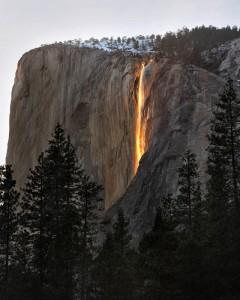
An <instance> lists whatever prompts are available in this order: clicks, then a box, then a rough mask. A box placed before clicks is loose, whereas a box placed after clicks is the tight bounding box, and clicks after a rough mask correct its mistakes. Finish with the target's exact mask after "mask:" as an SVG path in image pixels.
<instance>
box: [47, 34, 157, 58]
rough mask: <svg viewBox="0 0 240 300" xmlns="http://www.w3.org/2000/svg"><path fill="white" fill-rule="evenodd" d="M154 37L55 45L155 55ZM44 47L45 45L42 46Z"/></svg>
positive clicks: (70, 41)
mask: <svg viewBox="0 0 240 300" xmlns="http://www.w3.org/2000/svg"><path fill="white" fill-rule="evenodd" d="M155 41H156V38H155V36H150V37H144V36H137V37H132V38H127V37H123V38H117V39H113V38H102V39H101V40H98V39H95V38H90V39H89V40H85V41H82V40H81V39H75V40H68V41H64V42H56V43H55V44H63V45H69V46H74V47H79V48H92V49H100V50H103V51H106V52H117V51H122V52H126V53H131V54H144V53H146V54H147V53H155V52H156V51H155V50H154V46H155ZM42 46H45V45H42Z"/></svg>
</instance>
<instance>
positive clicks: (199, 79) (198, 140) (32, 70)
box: [7, 40, 240, 237]
mask: <svg viewBox="0 0 240 300" xmlns="http://www.w3.org/2000/svg"><path fill="white" fill-rule="evenodd" d="M229 45H230V44H229ZM239 45H240V40H236V41H235V44H231V45H230V46H228V47H229V48H228V49H227V50H226V52H225V54H224V56H222V57H221V61H220V62H219V68H218V70H217V72H215V73H212V72H209V71H207V70H205V69H202V68H199V67H196V66H193V65H185V64H182V63H180V62H173V61H171V60H169V59H166V58H158V59H157V58H153V59H150V57H148V56H145V57H141V56H140V55H137V56H132V55H124V54H123V53H121V52H119V53H107V52H104V51H102V50H96V49H81V48H77V47H71V46H64V45H52V46H44V47H41V48H38V49H34V50H32V51H30V52H28V53H26V54H25V55H24V56H23V57H22V58H21V60H20V61H19V64H18V68H17V72H16V77H15V83H14V87H13V91H12V103H11V115H10V134H9V143H8V153H7V162H8V163H11V164H12V165H13V168H14V169H15V177H16V179H17V182H18V186H22V185H23V184H24V181H25V178H26V175H27V172H28V169H29V168H31V167H33V166H34V164H35V163H36V159H37V157H38V155H39V154H40V152H41V151H43V150H44V149H45V147H46V145H47V141H48V139H49V137H50V134H51V132H52V130H53V128H54V126H55V124H56V123H57V122H60V123H61V124H62V125H63V127H64V128H65V129H66V132H67V133H68V134H69V135H70V136H71V138H72V141H73V144H74V146H75V147H76V150H77V154H78V156H79V158H80V159H81V161H82V163H83V166H84V167H85V169H86V171H87V172H88V173H89V174H91V175H92V176H93V177H94V178H95V179H96V180H97V181H98V182H99V183H101V184H103V186H104V190H105V206H106V208H110V209H109V210H108V213H107V216H108V217H112V216H113V215H114V214H115V211H116V208H118V207H119V206H121V207H123V209H124V211H125V212H126V214H127V216H128V217H129V219H130V228H131V232H132V233H133V234H134V235H135V236H136V237H138V236H139V234H141V233H142V232H143V231H145V230H148V229H149V228H150V227H151V226H152V221H153V217H154V215H155V209H156V206H158V205H159V202H160V199H161V197H162V196H164V195H166V194H167V193H169V192H173V193H175V192H176V185H177V174H176V170H177V168H178V167H179V162H180V160H179V158H180V157H181V155H182V154H183V153H184V152H185V151H186V149H192V150H193V151H194V152H195V153H196V154H197V158H198V161H199V164H200V169H201V174H202V176H201V178H202V180H203V181H204V180H205V175H204V170H205V167H206V151H205V149H206V147H207V138H206V134H207V132H208V128H209V122H210V118H211V108H212V104H213V103H214V101H215V100H216V99H217V96H218V94H219V92H220V91H221V89H222V87H223V76H222V75H223V74H224V75H225V74H226V72H227V71H228V69H229V71H231V73H232V74H234V76H235V77H236V79H237V78H238V71H239V56H238V55H239V54H238V52H237V49H238V47H239ZM226 47H227V46H226ZM234 49H235V52H234ZM211 55H212V54H211ZM236 57H238V58H236ZM231 62H234V64H233V63H231ZM142 64H145V67H143V66H142ZM233 69H234V70H233ZM140 81H141V82H140ZM139 88H141V92H142V94H143V98H144V99H143V101H144V103H143V109H142V117H141V126H142V132H141V139H142V140H143V141H144V152H145V153H144V154H143V156H142V157H141V160H140V162H138V158H137V154H136V147H137V146H136V145H137V141H136V135H137V134H136V131H137V120H138V118H139V115H138V105H139V103H138V101H139ZM138 163H139V167H138V168H136V166H138ZM136 169H137V170H136ZM113 204H114V205H113ZM106 220H107V219H106Z"/></svg>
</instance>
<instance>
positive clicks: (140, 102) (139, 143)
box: [134, 64, 145, 173]
mask: <svg viewBox="0 0 240 300" xmlns="http://www.w3.org/2000/svg"><path fill="white" fill-rule="evenodd" d="M144 69H145V65H144V64H142V68H141V72H140V78H139V87H138V99H137V116H136V133H135V149H136V150H135V165H134V171H135V173H136V172H137V169H138V165H139V161H140V159H141V157H142V155H143V154H144V151H145V137H144V133H143V130H142V129H143V128H142V113H143V108H144V84H143V76H144Z"/></svg>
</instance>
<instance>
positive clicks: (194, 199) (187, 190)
mask: <svg viewBox="0 0 240 300" xmlns="http://www.w3.org/2000/svg"><path fill="white" fill-rule="evenodd" d="M178 175H179V181H178V189H179V194H178V197H177V201H178V206H179V212H180V214H181V215H182V217H183V221H184V223H185V224H186V225H187V226H188V228H189V229H190V230H192V229H193V226H195V225H194V222H195V219H196V217H197V215H198V214H201V212H200V211H198V209H200V205H201V199H202V197H201V189H200V183H199V175H198V166H197V162H196V157H195V155H194V154H193V153H191V152H190V151H189V150H188V151H187V152H186V153H185V155H184V156H183V158H182V166H181V167H180V168H179V170H178ZM198 221H199V220H198ZM196 222H197V220H196Z"/></svg>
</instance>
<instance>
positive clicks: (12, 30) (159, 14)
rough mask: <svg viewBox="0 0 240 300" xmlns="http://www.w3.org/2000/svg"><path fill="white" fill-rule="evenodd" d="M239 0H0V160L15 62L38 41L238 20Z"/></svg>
mask: <svg viewBox="0 0 240 300" xmlns="http://www.w3.org/2000/svg"><path fill="white" fill-rule="evenodd" d="M239 16H240V0H228V1H226V0H198V1H196V0H0V164H3V163H4V162H5V156H6V149H7V141H8V123H9V110H10V100H11V89H12V86H13V82H14V76H15V71H16V67H17V62H18V60H19V59H20V58H21V56H22V55H23V54H24V53H25V52H26V51H28V50H30V49H32V48H35V47H38V46H40V45H41V44H45V43H51V42H55V41H64V40H69V39H75V38H82V39H88V38H90V37H96V38H101V37H111V36H113V37H117V36H134V35H139V34H143V35H144V34H163V33H165V32H167V31H170V30H171V31H176V30H177V29H179V28H182V27H184V26H187V27H189V28H191V27H194V26H197V25H203V24H204V25H214V26H218V27H222V26H226V25H231V26H232V25H237V26H240V24H239V20H240V19H239Z"/></svg>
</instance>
